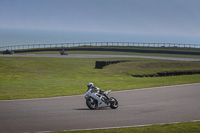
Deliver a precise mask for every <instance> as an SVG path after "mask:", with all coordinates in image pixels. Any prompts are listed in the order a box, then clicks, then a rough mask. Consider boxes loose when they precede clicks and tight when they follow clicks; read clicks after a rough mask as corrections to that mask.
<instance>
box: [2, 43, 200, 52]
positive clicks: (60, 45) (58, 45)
mask: <svg viewBox="0 0 200 133" xmlns="http://www.w3.org/2000/svg"><path fill="white" fill-rule="evenodd" d="M80 46H137V47H180V48H200V44H181V43H142V42H80V43H56V44H27V45H10V46H2V47H0V51H4V50H7V49H8V50H23V49H36V48H64V47H80Z"/></svg>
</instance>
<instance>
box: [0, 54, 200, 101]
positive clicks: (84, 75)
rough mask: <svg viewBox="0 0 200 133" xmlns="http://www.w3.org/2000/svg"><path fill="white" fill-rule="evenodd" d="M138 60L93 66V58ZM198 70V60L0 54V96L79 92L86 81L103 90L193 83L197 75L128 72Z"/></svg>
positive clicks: (22, 96) (199, 67)
mask: <svg viewBox="0 0 200 133" xmlns="http://www.w3.org/2000/svg"><path fill="white" fill-rule="evenodd" d="M122 59H125V60H128V59H130V60H139V61H134V62H124V63H118V64H113V65H109V66H107V67H105V68H104V69H94V66H95V61H96V60H122ZM173 70H180V71H181V70H200V62H185V61H162V60H150V59H142V60H141V59H135V58H110V59H108V58H107V59H87V58H37V57H1V58H0V100H10V99H29V98H42V97H56V96H66V95H75V94H83V93H85V91H86V85H87V83H88V82H93V83H94V84H95V86H98V87H100V89H103V90H109V89H111V90H112V91H117V90H128V89H138V88H146V87H155V86H164V85H175V84H185V83H196V82H199V81H200V75H184V76H170V77H154V78H135V77H132V76H131V74H135V73H137V74H138V73H153V72H157V71H173Z"/></svg>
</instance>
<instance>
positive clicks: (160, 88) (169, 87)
mask: <svg viewBox="0 0 200 133" xmlns="http://www.w3.org/2000/svg"><path fill="white" fill-rule="evenodd" d="M190 85H200V83H191V84H181V85H170V86H159V87H151V88H141V89H131V90H121V91H112V92H111V93H119V92H130V91H143V90H152V89H161V88H171V87H181V86H190ZM84 95H85V94H80V95H72V96H60V97H47V98H33V99H16V100H0V102H1V101H33V100H48V99H59V98H67V97H80V96H81V97H83V96H84Z"/></svg>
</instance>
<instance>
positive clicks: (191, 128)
mask: <svg viewBox="0 0 200 133" xmlns="http://www.w3.org/2000/svg"><path fill="white" fill-rule="evenodd" d="M199 132H200V122H183V123H176V124H164V125H152V126H142V127H130V128H115V129H99V130H82V131H57V132H52V133H199Z"/></svg>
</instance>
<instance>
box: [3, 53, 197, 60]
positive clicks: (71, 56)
mask: <svg viewBox="0 0 200 133" xmlns="http://www.w3.org/2000/svg"><path fill="white" fill-rule="evenodd" d="M0 57H62V58H147V59H164V60H179V61H200V59H195V58H179V57H160V56H142V55H103V54H69V55H67V56H66V55H59V54H27V55H26V54H13V55H0Z"/></svg>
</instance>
